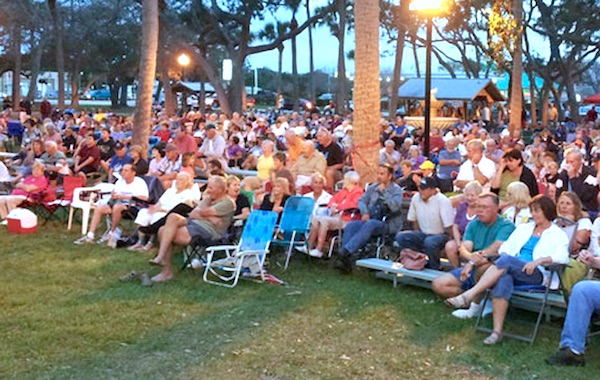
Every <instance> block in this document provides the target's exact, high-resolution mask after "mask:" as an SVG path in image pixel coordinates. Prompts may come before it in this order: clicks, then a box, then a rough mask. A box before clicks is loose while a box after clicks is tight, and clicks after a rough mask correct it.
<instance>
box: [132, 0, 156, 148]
mask: <svg viewBox="0 0 600 380" xmlns="http://www.w3.org/2000/svg"><path fill="white" fill-rule="evenodd" d="M158 32H159V24H158V0H143V2H142V46H141V53H140V72H139V78H138V83H139V84H138V89H137V90H138V91H137V99H136V113H135V117H134V120H133V136H132V137H133V141H132V143H133V144H137V145H140V146H141V147H142V150H143V152H144V155H145V156H147V155H148V136H149V135H150V128H151V116H152V89H153V88H154V78H155V77H156V60H157V52H158Z"/></svg>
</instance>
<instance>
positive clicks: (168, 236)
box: [150, 214, 192, 282]
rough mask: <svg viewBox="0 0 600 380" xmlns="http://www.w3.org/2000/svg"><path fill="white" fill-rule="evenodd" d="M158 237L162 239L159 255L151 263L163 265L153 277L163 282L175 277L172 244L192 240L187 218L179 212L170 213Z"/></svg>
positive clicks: (187, 242) (185, 242)
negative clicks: (172, 264)
mask: <svg viewBox="0 0 600 380" xmlns="http://www.w3.org/2000/svg"><path fill="white" fill-rule="evenodd" d="M158 238H159V240H160V245H159V247H158V255H156V257H155V258H154V259H153V260H150V263H151V264H154V265H159V266H161V267H162V270H161V272H160V273H159V274H157V275H156V276H154V277H152V281H153V282H163V281H168V280H170V279H171V278H173V268H172V267H171V253H172V245H173V244H175V245H187V244H189V243H190V242H191V241H192V238H191V236H190V233H189V231H188V229H187V219H186V218H184V217H183V216H181V215H178V214H170V215H169V216H168V217H167V222H166V223H165V225H164V226H163V227H161V229H160V230H159V231H158Z"/></svg>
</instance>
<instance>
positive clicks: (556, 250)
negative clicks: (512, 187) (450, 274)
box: [446, 195, 569, 344]
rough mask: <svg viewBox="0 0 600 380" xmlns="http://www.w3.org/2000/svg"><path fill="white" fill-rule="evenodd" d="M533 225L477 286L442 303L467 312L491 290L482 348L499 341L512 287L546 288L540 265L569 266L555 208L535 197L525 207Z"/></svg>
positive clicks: (521, 230) (507, 245)
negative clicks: (489, 325)
mask: <svg viewBox="0 0 600 380" xmlns="http://www.w3.org/2000/svg"><path fill="white" fill-rule="evenodd" d="M529 208H530V210H531V215H532V219H533V223H526V224H521V225H519V226H518V227H517V228H516V229H515V231H514V232H513V233H512V234H511V235H510V237H509V238H508V240H506V241H505V242H504V243H503V244H502V246H500V249H499V251H498V252H499V253H500V256H499V257H498V259H496V260H495V262H494V265H492V266H490V267H489V268H488V269H487V270H486V271H485V273H484V274H483V275H482V276H481V278H480V279H479V281H478V282H477V284H475V286H474V287H472V288H471V289H469V290H467V291H466V292H464V293H462V294H460V295H458V296H456V297H452V298H448V299H447V300H446V303H447V304H449V305H450V306H452V307H455V308H467V307H469V304H470V303H471V301H473V300H475V299H479V297H480V296H481V295H483V294H484V292H485V291H486V290H487V289H492V300H493V301H492V307H493V316H494V331H493V332H492V333H491V334H490V336H488V337H487V338H486V339H485V340H484V341H483V343H484V344H496V343H497V342H498V341H499V340H500V338H501V337H502V328H503V326H504V318H505V317H506V311H507V309H508V300H509V299H510V297H511V295H512V293H513V290H514V286H515V285H542V284H544V285H546V286H549V285H550V280H551V279H550V278H549V276H548V273H547V271H546V270H544V268H543V267H542V266H543V265H548V264H553V263H558V264H566V263H568V262H569V250H568V247H569V239H568V237H567V234H566V233H564V232H563V231H562V230H561V229H560V228H559V227H558V226H556V225H555V224H554V223H553V222H552V221H553V220H554V219H555V218H556V205H555V204H554V201H552V199H550V198H548V197H546V196H542V195H538V196H536V197H534V198H533V199H532V201H531V203H530V205H529Z"/></svg>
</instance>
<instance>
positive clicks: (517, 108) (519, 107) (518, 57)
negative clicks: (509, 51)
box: [508, 0, 523, 134]
mask: <svg viewBox="0 0 600 380" xmlns="http://www.w3.org/2000/svg"><path fill="white" fill-rule="evenodd" d="M512 11H513V17H514V19H515V21H516V22H517V25H518V26H519V28H520V27H522V25H523V2H522V1H518V0H513V3H512ZM519 30H520V29H519ZM515 41H516V42H515V51H514V53H513V67H512V74H511V77H512V84H511V88H510V121H509V124H508V129H509V131H510V132H511V134H512V131H513V130H514V129H515V128H518V129H520V128H521V114H522V112H523V41H522V34H521V33H520V32H519V35H518V36H517V38H516V39H515Z"/></svg>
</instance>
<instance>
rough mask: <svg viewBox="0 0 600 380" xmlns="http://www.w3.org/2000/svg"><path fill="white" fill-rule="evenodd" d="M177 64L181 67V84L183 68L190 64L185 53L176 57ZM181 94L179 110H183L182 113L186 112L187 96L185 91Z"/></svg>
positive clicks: (183, 73)
mask: <svg viewBox="0 0 600 380" xmlns="http://www.w3.org/2000/svg"><path fill="white" fill-rule="evenodd" d="M177 63H179V65H180V66H181V82H182V83H183V81H184V80H185V68H186V67H187V66H188V65H189V64H190V57H189V56H188V55H187V54H185V53H181V54H180V55H179V57H177ZM181 93H182V97H181V98H182V99H181V103H182V104H181V108H182V109H183V112H185V111H187V96H186V95H187V94H186V92H185V89H184V90H182V91H181Z"/></svg>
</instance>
